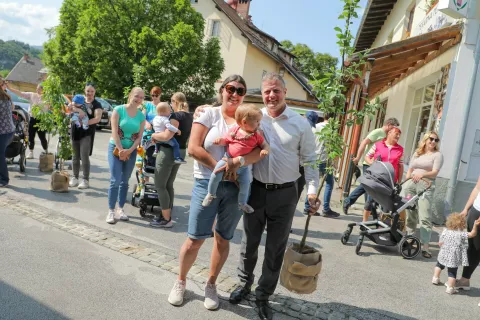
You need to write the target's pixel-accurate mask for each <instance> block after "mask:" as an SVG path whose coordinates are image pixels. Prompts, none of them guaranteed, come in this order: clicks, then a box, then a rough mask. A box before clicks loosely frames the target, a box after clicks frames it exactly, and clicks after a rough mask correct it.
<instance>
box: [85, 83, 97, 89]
mask: <svg viewBox="0 0 480 320" xmlns="http://www.w3.org/2000/svg"><path fill="white" fill-rule="evenodd" d="M85 86H86V87H93V88H96V85H95V83H93V82H87V83H86V84H85Z"/></svg>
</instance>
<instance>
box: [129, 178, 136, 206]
mask: <svg viewBox="0 0 480 320" xmlns="http://www.w3.org/2000/svg"><path fill="white" fill-rule="evenodd" d="M136 192H137V184H134V185H133V188H132V201H131V202H130V203H131V205H132V206H134V207H135V193H136Z"/></svg>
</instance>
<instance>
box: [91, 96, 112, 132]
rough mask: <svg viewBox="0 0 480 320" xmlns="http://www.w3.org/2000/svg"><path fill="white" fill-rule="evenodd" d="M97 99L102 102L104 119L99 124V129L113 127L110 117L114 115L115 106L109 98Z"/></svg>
mask: <svg viewBox="0 0 480 320" xmlns="http://www.w3.org/2000/svg"><path fill="white" fill-rule="evenodd" d="M95 99H96V100H97V101H98V102H100V104H101V105H102V108H103V114H102V119H101V120H100V122H99V123H98V124H97V130H102V129H103V128H111V124H110V118H111V117H112V112H113V107H112V105H111V104H110V103H108V101H107V100H105V99H103V98H99V97H95Z"/></svg>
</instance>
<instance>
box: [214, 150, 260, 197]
mask: <svg viewBox="0 0 480 320" xmlns="http://www.w3.org/2000/svg"><path fill="white" fill-rule="evenodd" d="M225 156H227V154H225ZM228 158H230V157H228ZM225 163H226V162H225V161H223V160H220V161H218V162H217V165H216V166H215V170H216V169H219V168H221V167H222V166H224V165H225ZM223 174H224V171H221V172H218V173H217V174H215V173H213V172H212V175H211V176H210V182H209V183H208V193H210V194H213V195H216V194H217V188H218V185H219V184H220V182H222V179H223ZM237 175H238V178H237V181H238V184H239V185H240V192H239V193H238V203H239V204H241V205H244V204H246V203H247V201H248V197H249V196H250V183H251V182H252V171H251V170H250V168H249V167H248V166H247V167H240V168H239V169H238V170H237Z"/></svg>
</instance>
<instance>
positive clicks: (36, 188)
mask: <svg viewBox="0 0 480 320" xmlns="http://www.w3.org/2000/svg"><path fill="white" fill-rule="evenodd" d="M108 139H109V132H108V131H101V132H97V135H96V137H95V146H94V154H93V156H92V157H91V162H92V173H91V178H90V185H91V188H90V189H88V190H78V189H72V190H70V192H69V193H67V194H56V193H52V192H51V191H49V190H48V186H49V175H48V174H44V173H41V172H39V171H38V169H37V166H38V162H37V160H36V159H35V160H33V161H30V162H29V163H28V164H27V172H26V173H25V174H21V173H18V167H16V166H12V167H11V172H12V174H11V188H10V189H9V190H8V192H11V193H12V194H14V195H17V196H19V195H20V196H22V197H25V198H26V199H28V200H29V201H32V202H37V203H39V204H41V205H42V206H44V207H47V208H51V209H52V210H55V211H59V212H62V213H64V214H66V215H69V216H72V217H75V218H77V219H80V220H82V221H85V222H87V223H90V224H92V225H96V226H99V227H102V228H105V229H108V230H113V231H115V232H117V233H120V234H124V235H126V236H129V237H132V238H135V239H138V240H139V241H145V242H148V243H150V244H151V245H152V246H158V247H162V248H163V249H164V250H170V251H171V252H172V253H177V252H178V250H179V248H180V246H181V244H182V243H183V241H184V239H185V237H186V230H187V222H188V211H189V200H190V194H191V189H192V180H193V177H192V166H193V160H192V159H191V158H188V159H187V161H188V164H186V165H182V167H181V169H180V170H179V174H178V176H177V179H176V182H175V189H176V198H175V207H174V211H173V219H174V221H175V225H174V227H173V228H172V229H167V230H158V229H152V228H150V227H149V226H148V220H145V219H142V218H141V217H140V216H139V214H138V209H137V208H133V207H131V206H129V205H128V206H127V207H126V212H127V214H128V215H129V216H130V222H127V223H117V224H116V225H113V226H111V225H108V224H107V223H105V217H106V213H107V188H108V181H109V171H108V164H107V160H106V156H107V154H106V153H107V143H108ZM55 143H56V139H55V138H54V139H52V142H51V144H52V146H53V145H55ZM38 152H39V151H37V150H36V156H38ZM134 180H135V178H134V175H132V178H131V184H132V183H134ZM302 207H303V201H300V202H299V206H298V207H297V209H298V210H297V213H296V217H295V219H294V222H293V233H292V235H291V237H290V240H291V241H300V239H301V236H302V235H303V228H304V223H305V217H304V216H303V215H302V214H301V210H302V209H303V208H302ZM337 209H338V210H337V211H341V210H340V208H337ZM157 210H158V209H157ZM360 214H361V213H360V211H354V212H352V214H350V215H348V216H344V215H342V216H341V217H340V218H339V219H326V218H323V217H314V218H312V221H311V223H310V233H309V238H308V242H309V244H310V245H312V246H314V247H316V248H319V249H320V250H321V252H322V255H323V260H324V265H323V269H322V273H321V277H320V280H319V288H318V290H317V291H316V292H315V293H314V294H311V295H306V296H299V295H296V294H292V293H290V292H288V291H286V290H285V289H283V288H282V287H281V286H278V287H277V292H278V293H279V294H281V295H285V296H288V297H294V298H299V299H305V300H308V301H312V302H316V303H328V304H329V305H330V306H331V308H332V309H339V310H349V309H352V310H355V309H357V310H362V311H364V312H366V313H368V312H369V311H370V310H372V311H376V312H379V313H383V314H385V315H389V316H391V317H396V318H399V319H452V318H456V317H459V316H460V317H464V318H465V317H466V318H470V319H477V318H478V311H479V307H478V306H477V304H478V302H479V301H480V290H479V289H477V288H472V291H470V292H469V293H468V294H465V293H463V294H459V295H456V296H450V295H447V294H446V293H445V292H444V289H443V288H442V287H435V286H433V285H431V284H430V281H431V278H432V272H433V267H434V265H435V259H430V260H427V259H424V258H421V257H417V258H415V259H414V260H404V259H402V258H401V257H400V256H399V254H398V253H397V250H396V248H395V247H390V248H385V247H379V246H377V245H374V244H372V243H370V242H368V241H366V242H365V243H364V246H363V248H362V255H361V256H357V255H355V252H354V251H355V250H354V243H355V242H356V239H357V236H356V235H357V234H358V231H354V233H353V235H352V237H351V240H350V245H347V246H343V245H342V244H341V243H340V241H339V239H340V236H341V234H342V232H343V231H344V230H345V228H346V225H347V224H348V223H350V222H352V221H353V222H358V221H360V220H361V216H360ZM241 236H242V225H241V223H240V224H239V225H238V227H237V230H236V231H235V236H234V238H233V240H232V242H231V250H230V257H229V259H228V261H227V263H226V265H225V268H224V272H226V273H229V274H230V275H235V274H236V265H237V262H238V258H239V249H240V241H241ZM433 239H438V237H437V235H436V234H435V235H434V238H433ZM263 244H264V242H262V245H261V247H260V250H259V261H258V266H257V269H256V272H257V276H258V275H259V273H260V270H261V268H260V267H259V266H260V263H261V262H262V259H261V257H262V256H263V252H264V247H263ZM211 246H212V243H211V241H210V240H208V241H206V243H205V245H204V247H203V248H202V249H201V251H200V254H199V259H200V261H201V262H203V263H204V264H208V261H209V256H210V250H211ZM432 249H433V252H434V255H435V254H436V252H437V250H438V247H437V246H436V245H435V244H433V245H432ZM443 277H444V278H445V275H443ZM257 279H258V278H257ZM479 285H480V282H479V281H478V274H475V275H474V278H473V279H472V286H473V287H478V286H479ZM168 289H169V288H168ZM160 298H161V299H162V298H164V297H160Z"/></svg>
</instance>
